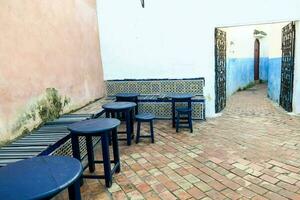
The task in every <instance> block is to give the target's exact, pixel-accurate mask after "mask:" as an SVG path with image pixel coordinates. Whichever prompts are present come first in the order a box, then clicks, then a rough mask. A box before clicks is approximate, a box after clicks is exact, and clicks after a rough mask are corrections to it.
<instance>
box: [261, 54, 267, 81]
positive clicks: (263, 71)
mask: <svg viewBox="0 0 300 200" xmlns="http://www.w3.org/2000/svg"><path fill="white" fill-rule="evenodd" d="M268 74H269V57H260V58H259V79H261V80H264V81H268Z"/></svg>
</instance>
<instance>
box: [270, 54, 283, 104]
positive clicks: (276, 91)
mask: <svg viewBox="0 0 300 200" xmlns="http://www.w3.org/2000/svg"><path fill="white" fill-rule="evenodd" d="M280 81H281V57H280V58H270V59H269V72H268V97H269V98H270V99H271V100H273V101H275V102H277V103H279V95H280Z"/></svg>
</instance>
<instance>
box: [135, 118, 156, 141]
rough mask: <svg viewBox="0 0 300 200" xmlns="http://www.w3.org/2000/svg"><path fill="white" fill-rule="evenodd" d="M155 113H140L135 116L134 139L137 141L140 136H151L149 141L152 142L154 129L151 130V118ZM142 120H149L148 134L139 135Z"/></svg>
mask: <svg viewBox="0 0 300 200" xmlns="http://www.w3.org/2000/svg"><path fill="white" fill-rule="evenodd" d="M154 118H155V115H153V114H151V113H141V114H138V115H136V116H135V119H136V121H137V133H136V141H135V143H138V142H139V140H140V138H141V137H151V142H152V143H154V131H153V120H154ZM142 122H150V135H142V136H141V134H140V133H141V123H142Z"/></svg>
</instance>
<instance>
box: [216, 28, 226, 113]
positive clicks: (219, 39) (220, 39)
mask: <svg viewBox="0 0 300 200" xmlns="http://www.w3.org/2000/svg"><path fill="white" fill-rule="evenodd" d="M215 73H216V75H215V76H216V77H215V93H216V102H215V109H216V113H218V112H221V111H222V110H223V109H224V108H225V106H226V32H225V31H222V30H220V29H217V28H216V29H215Z"/></svg>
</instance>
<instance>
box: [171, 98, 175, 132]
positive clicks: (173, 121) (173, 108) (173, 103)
mask: <svg viewBox="0 0 300 200" xmlns="http://www.w3.org/2000/svg"><path fill="white" fill-rule="evenodd" d="M172 126H173V128H174V127H175V101H174V100H172Z"/></svg>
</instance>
